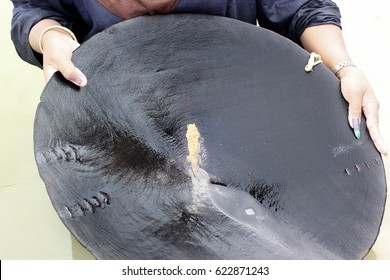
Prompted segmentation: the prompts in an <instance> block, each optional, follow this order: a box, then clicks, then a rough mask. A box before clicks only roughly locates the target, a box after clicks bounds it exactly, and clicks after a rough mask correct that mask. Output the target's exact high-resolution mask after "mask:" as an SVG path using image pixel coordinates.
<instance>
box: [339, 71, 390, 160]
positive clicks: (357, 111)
mask: <svg viewBox="0 0 390 280" xmlns="http://www.w3.org/2000/svg"><path fill="white" fill-rule="evenodd" d="M337 76H338V78H339V79H340V82H341V92H342V94H343V96H344V98H345V99H346V100H347V101H348V103H349V112H348V121H349V124H350V126H351V127H352V128H353V130H354V133H355V136H356V138H360V120H361V116H362V111H363V113H364V115H365V117H366V124H367V128H368V131H369V133H370V136H371V139H372V140H373V142H374V144H375V146H376V148H377V150H378V151H379V152H380V153H382V154H384V155H386V154H387V147H386V144H385V142H384V141H383V138H382V136H381V133H380V131H379V102H378V100H377V98H376V97H375V94H374V91H373V89H372V87H371V85H370V84H369V82H368V80H367V79H366V77H365V76H364V74H363V73H362V72H361V71H360V70H359V69H358V68H356V67H346V68H344V69H342V70H340V71H339V72H338V73H337Z"/></svg>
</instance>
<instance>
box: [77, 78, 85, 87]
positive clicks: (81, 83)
mask: <svg viewBox="0 0 390 280" xmlns="http://www.w3.org/2000/svg"><path fill="white" fill-rule="evenodd" d="M75 83H76V85H78V86H80V87H81V86H84V85H85V81H84V78H83V77H81V76H77V77H76V79H75Z"/></svg>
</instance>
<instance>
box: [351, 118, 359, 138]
mask: <svg viewBox="0 0 390 280" xmlns="http://www.w3.org/2000/svg"><path fill="white" fill-rule="evenodd" d="M352 127H353V132H354V134H355V137H356V138H357V139H360V121H359V119H358V118H352Z"/></svg>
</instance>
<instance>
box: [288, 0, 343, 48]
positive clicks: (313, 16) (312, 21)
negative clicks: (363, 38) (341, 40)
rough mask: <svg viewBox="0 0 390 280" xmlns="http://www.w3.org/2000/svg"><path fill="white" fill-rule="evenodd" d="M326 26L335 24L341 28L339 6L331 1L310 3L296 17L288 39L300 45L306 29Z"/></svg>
mask: <svg viewBox="0 0 390 280" xmlns="http://www.w3.org/2000/svg"><path fill="white" fill-rule="evenodd" d="M324 24H333V25H337V26H339V27H340V28H341V15H340V10H339V8H338V6H337V5H336V4H335V3H333V2H331V1H323V0H313V1H310V2H308V3H307V4H305V5H303V6H302V7H301V8H300V9H299V10H298V11H297V13H296V14H295V15H294V17H293V19H292V21H291V24H290V27H289V30H288V34H287V37H289V38H290V39H292V40H293V41H295V42H297V43H300V37H301V35H302V33H303V32H304V31H305V29H306V28H308V27H310V26H317V25H324Z"/></svg>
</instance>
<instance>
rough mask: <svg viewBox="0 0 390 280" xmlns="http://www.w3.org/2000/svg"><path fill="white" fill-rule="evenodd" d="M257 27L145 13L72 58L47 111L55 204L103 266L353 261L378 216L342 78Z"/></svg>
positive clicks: (374, 175)
mask: <svg viewBox="0 0 390 280" xmlns="http://www.w3.org/2000/svg"><path fill="white" fill-rule="evenodd" d="M308 58H309V54H308V53H307V52H306V51H304V50H303V49H301V48H300V47H299V46H297V45H295V44H294V43H292V42H291V41H289V40H287V39H285V38H283V37H281V36H279V35H277V34H275V33H273V32H270V31H267V30H264V29H262V28H259V27H256V26H252V25H249V24H246V23H243V22H239V21H236V20H232V19H227V18H222V17H214V16H206V15H187V14H179V15H164V16H145V17H138V18H135V19H132V20H129V21H125V22H122V23H119V24H117V25H115V26H113V27H111V28H109V29H107V30H106V31H104V32H102V33H100V34H97V35H95V36H94V37H93V38H91V39H90V40H89V41H87V42H85V43H84V44H83V45H82V46H81V47H80V48H79V49H77V50H76V51H75V53H74V63H75V64H76V65H77V66H78V67H79V68H80V69H81V70H82V71H83V72H84V73H85V74H86V76H87V77H88V85H87V86H86V87H84V88H81V89H80V88H77V87H75V86H73V85H71V84H70V83H68V82H67V81H65V80H64V79H63V78H62V76H61V75H59V74H56V75H55V76H54V77H53V78H52V79H51V80H50V82H49V83H48V84H47V86H46V88H45V89H44V92H43V94H42V97H41V102H40V104H39V106H38V109H37V113H36V122H35V134H34V141H35V144H34V145H35V147H34V148H35V154H36V161H37V165H38V168H39V172H40V175H41V177H42V179H43V181H44V182H45V184H46V186H47V191H48V193H49V195H50V198H51V200H52V202H53V205H54V207H55V209H56V211H57V212H58V214H59V216H60V217H61V219H62V221H63V222H64V224H65V225H66V226H67V228H68V229H69V230H70V232H71V233H72V234H74V236H75V237H76V238H77V239H78V240H79V241H80V242H81V243H82V244H83V245H84V246H85V247H86V248H87V249H88V250H89V251H90V252H91V253H92V254H93V255H94V256H95V257H96V258H99V259H360V258H363V257H364V256H365V254H367V252H368V251H369V249H370V248H371V246H372V244H373V243H374V241H375V239H376V237H377V235H378V231H379V228H380V224H381V221H382V217H383V212H384V204H385V196H386V182H385V175H384V167H383V163H382V160H381V157H380V155H379V154H378V152H377V151H376V150H375V147H374V146H373V143H372V141H371V139H370V138H369V136H368V133H367V130H366V128H365V123H364V120H363V123H362V137H361V139H360V140H357V139H355V137H354V135H353V132H352V130H351V128H350V127H349V125H348V122H347V104H346V103H345V101H344V100H343V98H342V96H341V94H340V85H339V81H338V80H337V79H336V77H335V76H334V75H333V74H332V73H331V72H330V71H329V70H328V69H327V68H326V67H325V66H324V65H322V64H320V65H317V66H315V69H314V71H313V72H311V73H306V72H305V71H304V67H305V65H306V63H307V60H308Z"/></svg>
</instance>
